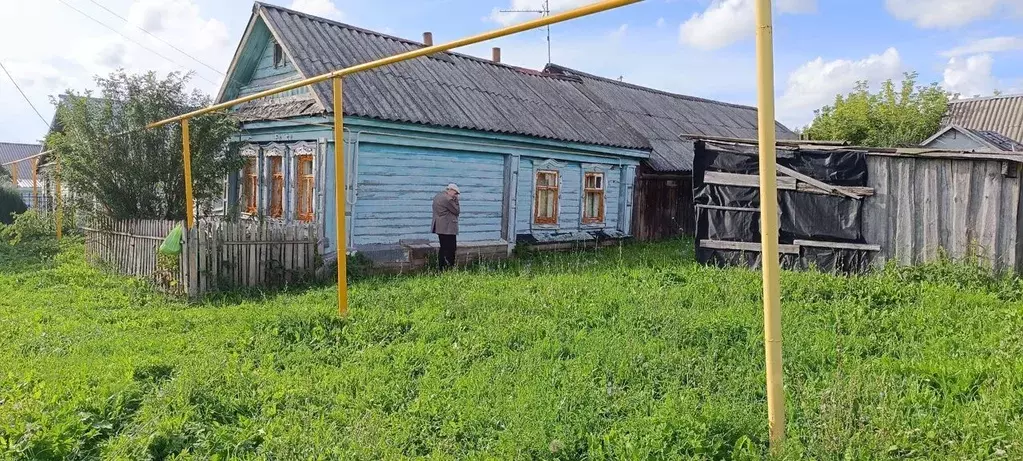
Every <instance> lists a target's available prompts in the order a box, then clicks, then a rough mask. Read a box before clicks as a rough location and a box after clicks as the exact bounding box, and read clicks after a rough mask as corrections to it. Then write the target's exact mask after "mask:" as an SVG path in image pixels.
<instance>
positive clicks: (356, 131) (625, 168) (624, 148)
mask: <svg viewBox="0 0 1023 461" xmlns="http://www.w3.org/2000/svg"><path fill="white" fill-rule="evenodd" d="M429 41H430V38H429V36H428V34H424V43H420V42H415V41H411V40H406V39H402V38H397V37H393V36H389V35H385V34H381V33H377V32H373V31H370V30H365V29H361V28H358V27H353V26H350V25H347V24H342V23H339V22H335V21H331V20H327V19H323V18H319V17H315V16H311V15H307V14H303V13H299V12H295V11H291V10H288V9H284V8H280V7H277V6H273V5H268V4H264V3H256V4H255V6H254V8H253V13H252V16H251V19H250V21H249V24H248V26H247V28H246V31H245V34H244V36H243V37H242V40H241V43H240V44H239V46H238V49H237V51H236V53H235V56H234V58H233V60H232V62H231V66H230V69H229V71H228V78H227V79H226V81H225V84H224V85H223V87H222V89H221V90H220V93H219V95H218V102H222V101H227V100H231V99H233V98H237V97H239V96H243V95H246V94H252V93H254V92H258V91H261V90H265V89H269V88H273V87H277V86H280V85H282V84H285V83H289V82H294V81H297V80H300V79H303V78H307V77H312V76H315V75H319V74H323V73H326V72H329V71H332V70H337V69H341V68H345V67H348V66H352V65H356V64H359V63H364V62H368V61H372V60H374V59H378V58H382V57H386V56H390V55H394V54H398V53H402V52H406V51H409V50H413V49H418V48H422V47H424V46H427V45H428V44H429V43H428V42H429ZM497 56H498V54H497V53H495V59H481V58H477V57H472V56H467V55H463V54H459V53H450V52H449V53H438V54H435V55H430V56H428V57H423V58H418V59H415V60H411V61H407V62H401V63H397V64H393V65H390V66H386V67H383V68H379V69H375V70H371V71H367V72H362V73H358V74H354V75H351V76H347V77H345V79H344V90H343V91H344V95H343V99H344V122H345V127H344V139H345V144H346V145H345V159H346V161H347V165H346V171H347V175H346V177H345V178H342V179H341V180H339V181H337V184H343V185H344V187H346V190H347V199H348V203H346V204H345V208H346V213H345V214H346V219H345V220H344V222H345V225H346V226H347V230H348V232H347V234H346V235H347V238H348V241H347V242H344V245H345V248H346V249H347V250H348V251H357V252H360V253H363V254H365V255H367V256H369V257H370V258H371V259H373V260H374V261H376V262H378V263H396V264H404V263H406V262H409V261H410V260H413V259H415V255H416V254H417V250H428V249H429V247H430V246H431V245H435V243H434V242H435V241H436V239H435V237H434V236H433V235H431V234H430V222H431V199H432V197H433V195H434V194H436V193H438V192H439V191H441V190H442V189H443V188H444V186H445V185H447V184H448V183H457V184H458V185H459V187H460V188H461V190H462V199H461V202H462V216H461V219H460V224H461V233H460V235H459V245H460V247H461V248H464V249H466V253H476V254H479V253H488V252H489V253H500V254H507V253H508V252H510V251H511V250H512V249H513V248H514V246H515V245H516V244H519V243H529V244H534V245H560V244H566V243H572V242H580V241H597V240H607V239H616V238H624V237H628V236H631V235H633V221H634V216H636V215H637V213H636V212H635V210H634V206H635V205H634V203H635V197H636V196H635V184H636V176H637V172H638V171H639V170H640V169H641V168H653V169H654V170H659V169H668V170H670V171H672V172H677V173H679V174H680V177H684V175H685V174H686V173H685V170H686V168H685V164H684V163H685V160H684V159H681V160H679V159H675V160H672V161H665V160H663V159H662V158H661V156H672V155H674V156H676V157H677V156H678V155H682V156H683V157H684V156H685V155H688V156H689V159H690V160H689V162H690V164H691V157H692V154H691V152H692V148H691V147H689V148H688V152H689V153H688V154H686V153H685V152H682V153H681V154H677V153H676V151H678V150H679V149H681V150H683V151H684V150H685V149H686V148H685V147H682V146H684V144H685V143H684V142H683V141H681V140H679V139H678V138H677V136H678V135H679V134H684V133H685V131H686V130H689V129H696V130H698V131H699V130H704V131H706V130H705V128H706V125H709V124H716V125H721V126H722V127H723V128H722V130H725V131H724V132H725V133H726V134H736V135H738V134H744V133H739V132H737V131H728V128H727V126H728V125H729V124H730V123H732V122H731V121H730V120H731V119H730V118H729V116H727V115H725V113H727V112H728V111H729V110H731V109H730V108H732V107H733V106H732V105H727V104H722V103H717V102H714V101H708V100H702V99H698V98H688V97H681V96H677V95H668V94H667V93H660V92H656V91H654V90H651V91H650V92H649V94H650V95H654V94H659V95H667V96H660V97H663V98H667V99H671V100H675V99H676V98H682V99H681V100H684V101H689V102H691V103H692V104H691V105H689V106H685V107H682V108H680V109H678V110H676V111H674V112H670V113H657V116H658V117H669V118H670V117H674V116H676V115H677V113H679V112H686V111H697V112H698V113H699V114H698V115H693V114H690V115H688V116H686V115H682V116H681V117H683V118H685V119H686V120H692V122H691V123H689V124H685V123H683V124H682V125H681V126H682V127H684V128H685V129H684V130H683V129H680V130H679V131H678V132H674V131H673V130H674V129H673V128H669V127H658V128H657V129H656V134H657V136H653V137H652V136H650V133H649V131H650V130H649V129H648V130H646V131H647V132H644V130H643V128H644V127H645V125H644V126H637V125H643V122H644V120H645V119H642V118H641V120H640V121H638V122H637V121H635V120H630V119H628V118H627V117H623V114H628V113H631V112H635V111H640V112H642V111H644V110H646V109H644V108H643V107H639V108H634V106H631V105H630V106H623V105H622V104H623V103H624V102H623V101H620V100H615V99H611V98H610V96H612V94H604V93H607V92H604V91H602V90H601V86H602V85H615V84H613V83H607V82H606V81H605V80H603V79H599V78H597V77H593V76H589V75H586V74H582V73H579V72H575V71H571V70H570V69H567V68H563V67H555V66H551V67H548V68H547V69H545V70H544V71H535V70H530V69H523V68H519V67H514V66H509V65H506V64H503V63H501V62H499V58H498V57H497ZM616 83H617V84H619V85H618V86H619V87H621V88H632V86H625V85H624V84H620V82H616ZM612 93H613V92H612ZM641 96H643V95H641ZM645 97H655V96H645ZM332 99H333V91H332V88H331V86H330V84H329V83H322V84H317V85H313V86H311V87H306V88H302V89H297V90H293V91H290V92H287V93H284V94H280V95H277V96H274V97H270V98H263V99H259V100H256V101H252V102H249V103H245V104H242V105H239V106H237V107H236V108H235V109H234V113H235V114H236V115H237V117H238V118H239V119H240V120H241V121H242V132H241V134H240V136H239V137H238V145H239V149H240V152H241V155H242V156H243V157H244V158H245V159H246V163H245V167H244V168H243V169H242V170H241V171H239V172H237V173H236V174H233V175H231V177H230V178H228V180H227V187H226V191H225V197H226V201H227V204H228V206H227V208H228V209H229V210H228V211H229V212H232V213H238V214H240V215H242V216H243V217H245V216H260V217H263V218H269V219H283V220H305V221H315V222H317V223H318V224H319V228H320V231H321V235H322V237H323V239H322V244H323V250H324V252H325V253H326V254H330V253H333V252H335V251H336V248H337V247H338V244H337V242H335V241H333V240H334V238H333V237H334V235H335V229H334V226H335V222H336V220H335V216H334V210H335V206H334V190H333V185H334V184H335V179H334V176H335V171H334V168H333V164H334V160H333V158H334V152H335V147H334V145H333V136H332V128H333V125H332V117H331V111H332V103H331V102H332ZM667 99H666V100H667ZM640 103H641V104H642V102H640ZM736 107H738V106H736ZM742 110H743V111H744V114H745V112H752V115H751V116H750V117H746V118H743V122H742V123H746V121H747V120H751V122H750V123H751V124H749V125H748V126H747V125H746V124H744V125H742V126H743V127H745V128H750V129H755V120H756V115H755V111H752V110H751V109H750V108H742ZM744 117H745V115H744ZM655 123H656V122H655ZM736 123H738V122H736ZM782 128H783V127H782ZM669 131H670V133H669ZM785 131H787V130H785ZM720 132H721V130H713V131H711V132H708V133H705V134H719V133H720ZM690 144H691V143H690ZM651 154H653V155H654V157H652V156H651ZM648 161H649V162H651V163H649V165H652V167H651V166H643V165H644V162H648ZM674 193H678V194H691V188H687V187H678V188H677V189H675V192H674ZM641 215H642V214H641Z"/></svg>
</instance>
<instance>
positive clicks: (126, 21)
mask: <svg viewBox="0 0 1023 461" xmlns="http://www.w3.org/2000/svg"><path fill="white" fill-rule="evenodd" d="M89 1H90V2H92V3H93V4H94V5H96V6H98V7H100V8H103V10H105V11H106V12H107V13H110V14H112V15H114V16H117V17H118V18H119V19H120V20H122V21H124V22H125V23H127V24H130V25H131V26H133V27H135V28H136V29H138V30H141V31H142V32H145V33H146V35H149V36H150V37H153V38H155V39H156V40H158V41H159V42H160V43H163V44H164V45H167V46H169V47H171V48H173V49H174V50H175V51H177V52H178V53H181V54H183V55H185V56H186V57H187V58H188V59H191V60H193V61H195V62H197V63H199V64H201V65H202V66H204V67H206V68H207V69H209V70H212V71H213V72H216V73H218V74H220V75H224V73H223V72H221V71H219V70H217V69H216V68H214V67H213V66H210V65H209V64H206V63H205V62H202V61H200V60H198V59H196V58H195V57H193V56H192V55H190V54H188V53H187V52H185V51H184V50H182V49H181V48H178V47H176V46H174V45H173V44H171V43H170V42H168V41H166V40H164V39H162V38H160V37H158V36H157V35H156V34H154V33H152V32H150V31H148V30H146V29H144V28H142V27H141V26H139V25H136V24H132V22H131V21H129V20H128V18H125V17H124V16H121V15H120V14H117V12H115V11H113V10H111V9H110V8H107V7H105V6H103V4H102V3H100V2H98V1H96V0H89Z"/></svg>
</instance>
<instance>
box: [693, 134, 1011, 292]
mask: <svg viewBox="0 0 1023 461" xmlns="http://www.w3.org/2000/svg"><path fill="white" fill-rule="evenodd" d="M705 144H706V145H711V144H713V145H714V146H715V150H714V151H710V152H708V153H707V154H704V153H703V152H704V151H705V149H704V148H702V147H701V148H700V149H699V152H700V153H698V158H697V162H698V163H699V164H700V167H699V168H697V169H698V170H699V171H698V173H699V176H698V177H697V178H695V182H696V183H697V184H696V186H697V188H698V189H700V188H701V187H706V186H705V185H706V184H718V185H723V186H725V187H730V188H732V190H733V191H734V190H735V187H736V186H738V187H744V188H746V189H748V191H749V193H745V192H743V193H737V192H731V193H730V195H731V197H734V199H732V200H733V202H734V203H726V204H725V205H729V206H720V205H721V204H720V203H715V204H711V205H713V206H707V207H706V208H711V209H714V210H715V212H717V213H719V215H717V216H714V217H713V219H715V220H716V221H715V222H712V223H711V226H712V227H711V228H710V230H709V231H705V232H703V233H704V234H707V235H705V236H704V240H706V241H701V240H700V239H699V238H698V241H697V243H696V244H697V248H698V249H699V248H707V249H710V250H714V251H717V252H718V253H719V254H716V255H713V256H714V258H713V259H714V260H715V261H725V262H728V263H750V264H758V263H759V257H752V258H751V257H739V256H741V255H739V256H737V255H735V254H732V253H734V252H736V251H741V252H744V253H750V252H753V253H756V252H759V251H760V250H759V248H760V247H759V237H760V231H759V213H760V209H759V199H758V197H759V193H758V191H757V190H756V189H757V187H758V186H757V185H758V178H757V176H756V169H757V168H758V166H757V164H758V162H757V152H758V149H757V142H756V141H754V140H745V139H742V140H740V139H734V140H721V139H718V140H714V141H712V142H711V141H707V142H706V143H705ZM701 145H703V144H701ZM777 149H778V159H779V160H778V161H779V181H778V188H779V191H780V192H779V200H780V205H779V207H780V208H779V212H780V213H781V227H782V229H781V234H782V237H781V238H782V240H783V241H782V242H781V243H783V244H784V245H782V246H783V247H784V248H785V255H784V257H783V258H782V259H783V261H785V262H787V263H788V265H789V266H792V267H801V266H802V267H805V266H807V265H809V264H802V262H806V261H801V260H810V259H813V257H815V256H818V255H819V253H811V251H810V250H813V251H817V250H816V249H819V248H831V249H832V250H856V251H860V252H861V253H863V252H866V253H869V264H861V262H862V259H861V260H858V261H856V263H857V264H856V269H854V270H862V269H864V268H866V267H869V266H870V265H873V266H880V265H883V264H884V263H886V262H887V261H896V262H898V263H900V264H904V265H915V264H921V263H926V262H930V261H935V260H937V259H938V258H940V257H942V255H947V256H948V257H951V258H953V259H957V260H960V259H970V260H976V261H978V262H980V263H981V264H982V265H983V266H986V267H990V268H992V269H994V270H996V271H1000V272H1002V271H1016V272H1020V271H1023V201H1021V195H1023V192H1021V186H1023V185H1021V181H1023V180H1021V175H1020V172H1021V168H1023V167H1021V165H1023V154H1021V153H1012V152H1002V151H999V152H995V151H964V150H941V149H926V148H905V149H904V148H899V149H884V148H870V147H854V146H845V145H836V144H835V143H814V142H806V141H795V142H779V144H778V146H777ZM706 150H709V149H706ZM720 152H726V153H728V154H729V155H733V156H745V159H743V160H739V161H736V160H735V159H734V158H733V159H732V160H730V161H727V162H722V161H721V160H720V155H721V154H720ZM705 156H706V157H707V158H708V159H709V160H706V161H705V160H703V157H705ZM715 156H716V157H715ZM800 158H804V159H812V158H817V159H826V162H824V163H821V162H817V165H818V166H819V167H820V168H817V169H818V171H824V174H816V175H815V174H814V171H812V170H814V167H813V165H812V164H813V163H814V161H813V160H809V161H801V160H798V159H800ZM839 158H846V159H851V160H850V161H849V162H847V163H846V164H845V165H844V166H842V168H844V169H845V170H846V171H845V172H844V173H843V174H844V175H845V176H847V177H855V178H857V180H856V181H855V184H852V183H848V182H846V183H843V182H842V178H839V177H837V176H835V175H834V174H833V171H832V170H827V169H826V168H833V167H834V166H835V163H836V160H835V159H839ZM793 159H796V160H793ZM713 162H717V164H718V165H715V164H714V163H713ZM800 164H801V165H806V166H808V168H807V169H805V170H804V171H802V174H800V173H798V172H795V171H793V170H796V169H799V168H798V167H796V166H794V165H800ZM720 165H726V166H727V167H729V168H736V169H741V170H743V172H742V173H743V174H734V173H720V172H718V171H720ZM783 165H789V166H790V167H792V168H787V167H784V166H783ZM853 170H855V171H853ZM810 176H816V177H810ZM701 190H702V189H701ZM717 192H721V191H717ZM698 193H699V194H700V195H699V197H708V196H709V197H720V196H722V194H720V193H714V194H708V193H705V192H698ZM785 194H788V195H787V196H786V195H785ZM796 195H802V196H803V197H828V196H830V198H828V199H816V200H801V201H796V200H789V201H787V202H785V200H784V198H785V197H789V198H795V196H796ZM701 200H702V199H701ZM740 202H741V203H740ZM781 202H785V203H781ZM699 206H701V205H698V207H699ZM720 213H727V214H728V215H727V216H723V217H722V216H721V215H720ZM787 222H789V223H791V222H796V223H799V224H800V225H803V226H809V227H812V228H813V229H810V232H811V233H816V234H818V236H824V237H826V238H824V239H823V240H827V241H824V242H822V241H809V240H800V238H803V239H806V238H808V237H805V236H803V237H800V236H798V235H797V236H796V237H794V238H793V237H792V234H798V233H800V232H803V233H806V230H805V229H797V230H796V231H793V230H791V229H786V224H785V223H787ZM705 227H706V226H703V227H701V229H705ZM721 229H725V231H722V230H721ZM734 230H738V231H740V232H734ZM786 235H788V240H785V239H786ZM817 240H821V239H817ZM862 257H864V255H857V258H862ZM708 259H711V258H708ZM811 262H812V261H811ZM847 266H848V265H847ZM846 269H848V267H846Z"/></svg>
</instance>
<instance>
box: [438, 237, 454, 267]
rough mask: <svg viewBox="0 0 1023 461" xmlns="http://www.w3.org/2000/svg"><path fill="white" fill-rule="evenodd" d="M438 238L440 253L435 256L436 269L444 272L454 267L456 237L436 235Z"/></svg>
mask: <svg viewBox="0 0 1023 461" xmlns="http://www.w3.org/2000/svg"><path fill="white" fill-rule="evenodd" d="M437 237H438V238H440V253H438V255H437V259H438V262H437V264H438V267H439V268H440V270H445V269H447V268H449V267H452V266H454V265H455V252H456V249H457V247H458V243H457V236H455V235H449V234H437Z"/></svg>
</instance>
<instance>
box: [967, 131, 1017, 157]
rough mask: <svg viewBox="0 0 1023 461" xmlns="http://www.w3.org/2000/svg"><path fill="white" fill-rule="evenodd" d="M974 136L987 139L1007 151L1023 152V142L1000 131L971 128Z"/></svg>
mask: <svg viewBox="0 0 1023 461" xmlns="http://www.w3.org/2000/svg"><path fill="white" fill-rule="evenodd" d="M964 129H966V128H964ZM970 133H973V135H974V136H976V137H978V138H980V139H983V140H984V141H987V142H988V143H989V144H991V145H992V146H995V147H997V148H999V149H1001V150H1004V151H1007V152H1023V144H1021V143H1018V142H1016V141H1013V140H1012V139H1009V138H1008V137H1006V136H1002V135H1001V134H1000V133H997V132H994V131H986V130H970Z"/></svg>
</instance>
